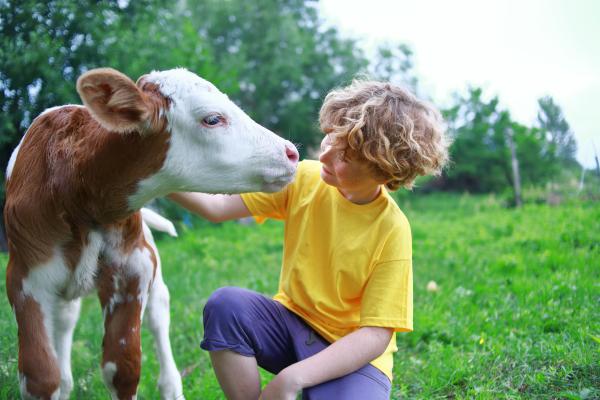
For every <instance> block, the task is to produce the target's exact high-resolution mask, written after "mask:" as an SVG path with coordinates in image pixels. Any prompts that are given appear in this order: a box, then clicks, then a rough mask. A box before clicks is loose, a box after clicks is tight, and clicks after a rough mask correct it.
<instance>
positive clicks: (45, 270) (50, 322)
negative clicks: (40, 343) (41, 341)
mask: <svg viewBox="0 0 600 400" xmlns="http://www.w3.org/2000/svg"><path fill="white" fill-rule="evenodd" d="M69 275H70V273H69V270H68V269H67V267H66V266H65V263H64V259H63V256H62V254H61V251H60V250H59V249H55V250H54V256H53V257H52V258H51V259H50V261H48V262H47V263H45V264H42V265H38V266H36V267H34V268H31V269H30V271H29V274H28V275H27V277H26V278H25V279H23V283H22V284H23V295H25V296H29V297H32V298H33V299H34V300H35V301H36V302H37V303H38V304H39V305H40V308H41V311H42V315H43V318H44V327H45V328H46V334H47V336H48V340H49V342H50V343H49V344H50V347H51V348H52V354H53V355H54V356H56V353H55V351H54V346H52V345H51V344H52V343H54V320H55V315H54V313H55V311H56V302H57V299H58V293H60V291H61V289H62V288H64V287H65V284H66V282H67V281H68V279H69Z"/></svg>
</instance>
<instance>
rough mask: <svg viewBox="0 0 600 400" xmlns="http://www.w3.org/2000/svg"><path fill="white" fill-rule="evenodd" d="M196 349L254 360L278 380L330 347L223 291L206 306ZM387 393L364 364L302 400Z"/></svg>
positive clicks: (379, 375)
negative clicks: (287, 370) (295, 365)
mask: <svg viewBox="0 0 600 400" xmlns="http://www.w3.org/2000/svg"><path fill="white" fill-rule="evenodd" d="M200 346H201V347H202V348H203V349H204V350H207V351H217V350H231V351H234V352H236V353H238V354H241V355H244V356H248V357H255V358H256V361H257V363H258V365H259V366H261V367H262V368H264V369H266V370H267V371H269V372H271V373H273V374H277V373H279V371H281V370H282V369H284V368H285V367H287V366H288V365H291V364H293V363H295V362H298V361H300V360H303V359H305V358H308V357H310V356H312V355H314V354H316V353H318V352H319V351H321V350H323V349H324V348H325V347H327V346H329V343H328V342H327V341H325V339H323V338H322V337H321V336H319V335H318V334H317V333H316V332H315V331H313V330H312V329H311V328H310V327H309V326H308V325H307V324H306V323H305V322H304V321H303V320H302V319H301V318H299V317H298V316H297V315H296V314H294V313H292V312H291V311H289V310H288V309H286V308H285V307H284V306H282V305H281V304H280V303H278V302H276V301H275V300H272V299H270V298H267V297H265V296H263V295H261V294H259V293H256V292H252V291H250V290H246V289H240V288H235V287H224V288H221V289H218V290H216V291H215V292H214V293H213V294H212V295H211V296H210V298H209V299H208V302H207V303H206V307H205V308H204V340H202V343H201V344H200ZM390 389H391V383H390V380H389V379H388V377H387V376H386V375H385V374H384V373H383V372H381V371H380V370H378V369H377V368H375V367H374V366H372V365H371V364H367V365H365V366H364V367H362V368H360V369H359V370H358V371H355V372H353V373H351V374H348V375H346V376H343V377H341V378H337V379H334V380H331V381H329V382H325V383H322V384H320V385H317V386H313V387H310V388H306V389H304V390H303V392H302V399H305V400H321V399H322V400H335V399H344V400H380V399H382V400H383V399H386V400H387V399H389V397H390Z"/></svg>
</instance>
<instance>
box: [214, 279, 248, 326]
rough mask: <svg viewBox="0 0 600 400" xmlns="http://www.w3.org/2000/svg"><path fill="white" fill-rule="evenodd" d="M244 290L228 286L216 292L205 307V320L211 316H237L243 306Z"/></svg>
mask: <svg viewBox="0 0 600 400" xmlns="http://www.w3.org/2000/svg"><path fill="white" fill-rule="evenodd" d="M244 292H245V291H244V290H243V289H240V288H237V287H233V286H226V287H222V288H219V289H217V290H215V291H214V292H213V293H212V294H211V295H210V297H209V298H208V301H207V302H206V305H205V306H204V318H207V317H208V316H210V315H218V316H223V317H224V316H227V315H231V314H235V313H236V312H237V311H239V310H240V309H241V307H242V306H243V303H244V302H243V297H244V296H243V295H244Z"/></svg>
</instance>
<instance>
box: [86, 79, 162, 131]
mask: <svg viewBox="0 0 600 400" xmlns="http://www.w3.org/2000/svg"><path fill="white" fill-rule="evenodd" d="M77 92H78V93H79V96H80V97H81V100H82V101H83V104H85V106H86V107H87V108H88V109H89V111H90V113H91V114H92V117H94V119H95V120H97V121H98V122H99V123H100V124H101V125H102V126H103V127H104V128H106V129H108V130H110V131H115V132H120V133H127V132H132V131H135V130H142V131H143V130H144V128H145V127H147V126H148V123H149V121H148V120H149V117H150V107H149V104H148V102H147V101H146V97H145V95H144V93H142V92H141V91H140V90H139V89H138V87H137V86H136V85H135V83H133V81H132V80H131V79H129V78H128V77H127V76H125V75H124V74H122V73H120V72H119V71H117V70H114V69H112V68H98V69H93V70H90V71H88V72H86V73H85V74H83V75H81V76H80V77H79V79H77Z"/></svg>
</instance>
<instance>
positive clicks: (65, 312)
mask: <svg viewBox="0 0 600 400" xmlns="http://www.w3.org/2000/svg"><path fill="white" fill-rule="evenodd" d="M55 307H56V308H55V313H54V315H55V320H54V348H55V350H56V354H57V356H58V364H59V369H60V399H61V400H66V399H68V398H69V394H70V393H71V390H72V389H73V374H72V372H71V347H72V344H73V331H74V330H75V325H76V324H77V320H78V319H79V312H80V310H81V299H75V300H71V301H64V300H61V299H58V301H57V304H56V306H55Z"/></svg>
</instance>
